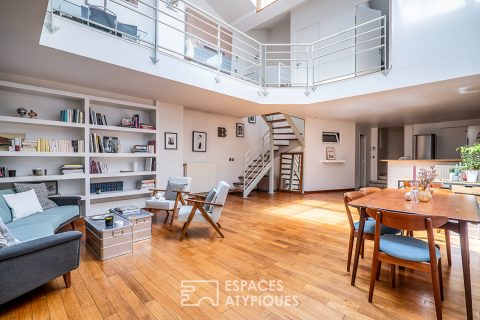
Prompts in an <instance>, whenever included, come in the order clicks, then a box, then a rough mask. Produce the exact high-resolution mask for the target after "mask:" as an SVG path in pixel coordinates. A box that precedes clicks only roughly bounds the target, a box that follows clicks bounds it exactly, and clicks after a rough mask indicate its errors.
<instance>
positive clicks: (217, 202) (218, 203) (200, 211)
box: [178, 181, 230, 241]
mask: <svg viewBox="0 0 480 320" xmlns="http://www.w3.org/2000/svg"><path fill="white" fill-rule="evenodd" d="M229 190H230V185H229V184H228V183H226V182H225V181H220V182H219V183H218V185H217V187H216V189H215V192H214V195H213V199H212V200H210V201H207V196H200V195H194V198H193V199H188V200H187V202H189V205H188V206H182V207H181V208H180V210H179V211H178V221H179V222H184V224H183V228H182V235H181V236H180V241H181V240H183V237H184V236H185V235H186V234H187V229H188V227H189V226H190V223H192V222H203V223H209V224H210V225H211V226H212V227H213V228H214V229H215V230H216V231H217V232H218V234H219V235H220V236H221V237H222V238H224V236H223V234H222V232H221V231H220V228H221V226H220V224H219V223H218V220H219V219H220V215H221V214H222V209H223V205H224V204H225V200H226V199H227V195H228V191H229ZM210 192H212V190H211V191H210Z"/></svg>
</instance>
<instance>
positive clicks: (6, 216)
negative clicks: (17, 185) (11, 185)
mask: <svg viewBox="0 0 480 320" xmlns="http://www.w3.org/2000/svg"><path fill="white" fill-rule="evenodd" d="M12 193H15V191H14V190H12V189H5V190H0V218H2V220H3V222H4V223H9V222H11V221H12V219H13V218H12V212H11V211H10V207H9V206H8V204H7V203H6V202H5V199H3V195H4V194H12Z"/></svg>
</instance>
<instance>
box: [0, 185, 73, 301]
mask: <svg viewBox="0 0 480 320" xmlns="http://www.w3.org/2000/svg"><path fill="white" fill-rule="evenodd" d="M12 193H15V190H12V189H6V190H0V217H1V218H2V220H3V222H4V223H5V224H6V225H7V226H8V228H9V229H10V230H11V231H12V233H13V235H14V236H15V238H16V239H18V240H20V241H21V243H20V244H17V245H13V246H10V247H5V248H1V249H0V283H1V287H2V290H0V305H1V304H3V303H5V302H7V301H10V300H12V299H14V298H16V297H18V296H20V295H22V294H24V293H26V292H29V291H31V290H33V289H35V288H37V287H39V286H41V285H43V284H45V283H47V282H48V281H50V280H53V279H55V278H57V277H59V276H62V275H63V278H64V280H65V285H66V287H69V286H70V283H71V280H70V271H72V270H74V269H76V268H78V266H79V261H80V238H81V237H82V233H81V232H78V231H67V232H62V233H57V232H58V231H59V230H60V229H61V228H63V227H64V226H66V225H68V224H72V225H73V221H75V220H76V219H78V218H79V217H80V210H79V204H80V198H79V197H52V198H51V200H53V201H54V202H55V203H57V205H58V207H54V208H51V209H48V210H45V211H44V212H41V213H37V214H34V215H31V216H29V217H26V218H22V219H18V220H15V221H12V213H11V211H10V208H9V207H8V205H7V203H6V202H5V200H4V198H3V196H2V195H3V194H12Z"/></svg>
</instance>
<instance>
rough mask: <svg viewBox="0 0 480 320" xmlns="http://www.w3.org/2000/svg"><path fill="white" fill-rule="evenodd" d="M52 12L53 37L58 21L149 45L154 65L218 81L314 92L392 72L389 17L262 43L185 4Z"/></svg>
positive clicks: (60, 4) (64, 6)
mask: <svg viewBox="0 0 480 320" xmlns="http://www.w3.org/2000/svg"><path fill="white" fill-rule="evenodd" d="M97 2H98V3H97ZM86 3H88V4H86ZM92 3H94V4H92ZM47 14H48V17H47V21H49V22H48V24H49V27H50V30H51V31H52V32H53V31H54V30H55V29H56V27H55V26H54V24H55V23H54V17H58V16H60V17H62V18H65V19H69V20H71V21H74V22H77V23H80V24H83V25H85V26H87V27H90V28H95V29H96V30H99V31H102V32H106V33H109V34H111V35H112V36H117V37H119V38H122V39H123V40H127V41H131V42H134V43H136V44H137V45H141V46H144V47H147V48H149V49H151V50H152V56H151V59H152V61H153V62H154V63H156V62H157V61H158V54H165V55H169V56H172V57H174V58H177V59H181V60H183V61H186V62H188V63H193V64H195V65H197V66H200V67H202V68H205V69H207V70H211V71H213V72H214V73H215V77H216V79H217V81H220V77H221V76H231V77H234V78H237V79H239V80H242V81H246V82H248V83H251V84H254V85H256V86H258V87H261V88H265V87H271V86H281V87H313V88H314V87H315V86H317V85H320V84H323V83H327V82H331V81H337V80H341V79H345V78H351V77H356V76H360V75H364V74H369V73H374V72H378V71H382V70H386V69H387V67H388V63H387V59H388V52H387V48H388V46H387V35H388V32H387V25H386V17H385V16H382V17H379V18H376V19H373V20H370V21H367V22H365V23H362V24H359V25H356V26H354V27H352V28H349V29H347V30H344V31H341V32H339V33H336V34H333V35H331V36H328V37H325V38H322V39H320V40H318V41H315V42H313V43H304V44H300V43H296V44H292V43H286V44H282V43H275V44H264V43H261V42H259V41H257V40H255V39H253V38H252V37H250V36H248V35H247V34H245V33H243V32H241V31H239V30H238V29H236V28H235V27H233V26H231V25H229V24H227V23H226V22H224V21H222V20H220V19H218V18H216V17H214V16H213V15H211V14H209V13H208V12H206V11H204V10H202V9H201V8H199V7H197V6H194V5H192V4H190V3H189V2H188V1H185V0H138V1H136V5H132V4H131V3H128V2H125V1H122V0H101V1H100V0H89V1H88V2H86V1H85V0H50V5H49V7H48V9H47Z"/></svg>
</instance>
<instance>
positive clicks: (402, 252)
mask: <svg viewBox="0 0 480 320" xmlns="http://www.w3.org/2000/svg"><path fill="white" fill-rule="evenodd" d="M367 214H368V216H370V217H371V218H373V219H375V221H376V222H377V224H376V225H375V236H374V249H373V258H372V269H371V274H370V289H369V291H368V302H370V303H372V300H373V291H374V289H375V281H376V280H378V279H379V277H380V267H381V264H382V262H385V263H389V264H390V270H391V281H392V287H393V288H395V286H396V278H395V276H396V274H395V268H396V266H397V265H399V266H403V267H406V268H409V269H415V270H419V271H423V272H430V273H431V276H432V285H433V296H434V299H435V309H436V312H437V319H442V305H441V301H443V300H444V295H443V279H442V263H441V262H442V257H441V253H440V247H439V246H438V245H436V244H435V237H434V235H433V229H434V228H439V227H441V226H443V225H445V224H446V223H447V222H448V218H447V217H443V216H425V215H414V214H406V213H398V212H390V211H378V210H376V209H370V208H369V209H367ZM380 224H381V225H384V226H388V227H390V228H397V229H406V230H413V231H427V238H428V241H427V242H426V241H423V240H421V239H417V238H412V237H407V236H403V235H392V234H382V233H381V229H380Z"/></svg>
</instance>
